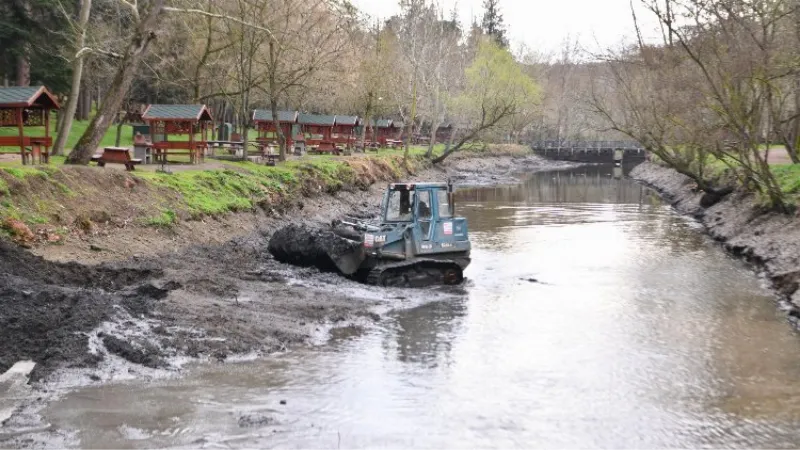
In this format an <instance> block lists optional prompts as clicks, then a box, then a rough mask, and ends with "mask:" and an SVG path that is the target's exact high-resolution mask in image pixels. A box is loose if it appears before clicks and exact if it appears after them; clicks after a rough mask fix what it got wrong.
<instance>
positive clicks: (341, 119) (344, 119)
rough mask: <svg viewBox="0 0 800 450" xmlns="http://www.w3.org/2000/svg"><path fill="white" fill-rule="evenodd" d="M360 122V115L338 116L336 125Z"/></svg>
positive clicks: (352, 124) (355, 124)
mask: <svg viewBox="0 0 800 450" xmlns="http://www.w3.org/2000/svg"><path fill="white" fill-rule="evenodd" d="M360 124H361V119H359V118H358V116H336V125H350V126H358V125H360Z"/></svg>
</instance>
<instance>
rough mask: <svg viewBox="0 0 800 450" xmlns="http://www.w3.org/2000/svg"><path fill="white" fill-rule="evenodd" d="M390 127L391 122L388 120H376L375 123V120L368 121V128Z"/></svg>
mask: <svg viewBox="0 0 800 450" xmlns="http://www.w3.org/2000/svg"><path fill="white" fill-rule="evenodd" d="M391 125H392V121H391V120H390V119H378V121H377V122H375V119H370V121H369V126H371V127H374V128H389V127H390V126H391Z"/></svg>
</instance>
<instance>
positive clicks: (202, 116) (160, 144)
mask: <svg viewBox="0 0 800 450" xmlns="http://www.w3.org/2000/svg"><path fill="white" fill-rule="evenodd" d="M142 120H144V121H145V122H147V124H148V125H150V138H151V142H152V144H151V148H152V149H153V156H154V157H155V160H156V161H160V162H163V163H166V162H167V158H168V155H169V153H173V154H175V153H178V154H180V153H183V154H188V155H189V162H191V163H192V164H195V163H198V162H202V161H203V157H204V156H205V152H206V150H207V149H208V128H209V126H210V125H211V122H212V120H213V118H212V117H211V112H210V111H209V109H208V107H206V105H150V106H148V107H147V109H146V110H145V111H144V113H143V114H142ZM198 133H199V134H200V140H196V139H195V134H198ZM170 134H173V135H188V137H189V140H188V141H170V140H169V135H170Z"/></svg>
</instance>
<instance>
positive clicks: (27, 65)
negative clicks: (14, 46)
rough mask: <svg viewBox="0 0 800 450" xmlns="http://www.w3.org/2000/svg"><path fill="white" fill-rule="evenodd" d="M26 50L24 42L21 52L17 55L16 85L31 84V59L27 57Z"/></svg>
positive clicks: (26, 45)
mask: <svg viewBox="0 0 800 450" xmlns="http://www.w3.org/2000/svg"><path fill="white" fill-rule="evenodd" d="M28 50H29V49H28V44H24V45H23V50H22V54H20V55H19V56H17V86H30V85H31V61H30V59H29V58H28Z"/></svg>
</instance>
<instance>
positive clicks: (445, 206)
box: [436, 189, 453, 219]
mask: <svg viewBox="0 0 800 450" xmlns="http://www.w3.org/2000/svg"><path fill="white" fill-rule="evenodd" d="M436 198H437V199H438V200H439V202H438V203H439V218H441V219H449V218H451V217H453V208H452V206H451V205H450V203H449V202H448V200H449V196H448V195H447V191H445V190H441V189H440V190H439V191H438V192H437V193H436Z"/></svg>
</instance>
